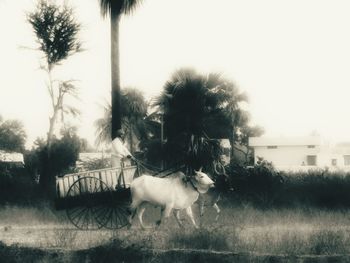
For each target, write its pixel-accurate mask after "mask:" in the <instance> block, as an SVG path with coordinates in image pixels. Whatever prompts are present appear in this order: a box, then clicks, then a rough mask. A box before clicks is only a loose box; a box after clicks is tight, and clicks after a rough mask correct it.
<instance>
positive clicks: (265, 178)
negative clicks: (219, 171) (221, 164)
mask: <svg viewBox="0 0 350 263" xmlns="http://www.w3.org/2000/svg"><path fill="white" fill-rule="evenodd" d="M227 172H228V174H229V177H230V184H231V186H232V188H233V189H234V192H235V195H236V196H238V197H239V199H240V200H245V201H246V200H248V201H250V202H252V203H254V204H256V205H259V206H262V207H268V206H271V205H273V204H275V203H276V200H277V199H278V197H279V195H280V190H281V187H282V185H283V178H282V177H281V176H280V174H279V173H278V172H277V171H276V170H275V168H274V167H273V165H272V164H271V163H269V162H267V161H264V160H259V161H258V162H257V164H256V165H254V166H252V167H248V168H245V167H243V166H240V165H232V166H229V167H228V169H227Z"/></svg>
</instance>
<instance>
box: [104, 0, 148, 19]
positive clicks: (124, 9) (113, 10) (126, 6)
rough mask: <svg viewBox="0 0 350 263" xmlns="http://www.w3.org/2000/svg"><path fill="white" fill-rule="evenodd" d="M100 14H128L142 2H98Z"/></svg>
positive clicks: (124, 0) (130, 0)
mask: <svg viewBox="0 0 350 263" xmlns="http://www.w3.org/2000/svg"><path fill="white" fill-rule="evenodd" d="M99 2H100V8H101V14H102V16H103V17H106V16H109V15H111V16H114V17H115V16H119V15H121V14H130V13H132V12H133V11H134V10H136V8H137V7H138V6H139V5H140V4H141V3H142V0H99Z"/></svg>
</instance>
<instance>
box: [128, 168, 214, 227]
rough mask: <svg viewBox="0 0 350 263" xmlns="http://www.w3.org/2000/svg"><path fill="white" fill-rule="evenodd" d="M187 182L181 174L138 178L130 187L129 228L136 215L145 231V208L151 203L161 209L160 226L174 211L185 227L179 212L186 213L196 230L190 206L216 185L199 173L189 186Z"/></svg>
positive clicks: (196, 173)
mask: <svg viewBox="0 0 350 263" xmlns="http://www.w3.org/2000/svg"><path fill="white" fill-rule="evenodd" d="M184 179H185V175H184V174H183V173H182V172H177V173H174V174H173V175H172V176H169V177H166V178H158V177H153V176H149V175H142V176H140V177H138V178H136V179H135V180H134V181H133V182H132V183H131V185H130V190H131V196H132V203H131V209H132V215H131V216H130V219H129V223H130V226H131V222H132V218H133V217H134V216H135V214H137V215H138V219H139V221H140V224H141V227H142V228H145V226H144V224H143V221H142V215H143V213H144V212H145V209H146V207H145V204H146V203H150V204H152V205H156V206H160V207H161V211H162V213H161V218H160V220H159V221H157V225H158V226H159V225H160V224H161V223H162V221H164V220H165V219H166V218H168V217H169V216H170V213H171V211H172V210H174V215H175V217H176V219H177V222H178V223H179V225H180V226H182V223H181V221H180V218H179V211H180V210H182V209H186V213H187V215H188V216H189V217H190V219H191V221H192V223H193V225H194V226H195V227H196V228H197V227H198V226H197V224H196V222H195V220H194V218H193V214H192V209H191V205H192V204H193V203H194V202H195V201H197V199H198V196H199V193H206V192H207V191H208V189H209V188H210V187H214V182H213V181H212V180H211V179H210V178H209V176H207V175H206V174H205V173H203V172H200V171H196V172H195V175H194V176H193V177H192V178H191V180H190V181H189V182H185V181H184Z"/></svg>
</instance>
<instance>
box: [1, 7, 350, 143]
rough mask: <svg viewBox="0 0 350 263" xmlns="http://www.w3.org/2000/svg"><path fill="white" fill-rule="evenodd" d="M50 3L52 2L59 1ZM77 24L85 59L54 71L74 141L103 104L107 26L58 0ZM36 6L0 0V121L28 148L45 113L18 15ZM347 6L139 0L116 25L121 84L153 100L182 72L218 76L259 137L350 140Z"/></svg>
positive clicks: (93, 13)
mask: <svg viewBox="0 0 350 263" xmlns="http://www.w3.org/2000/svg"><path fill="white" fill-rule="evenodd" d="M58 2H59V1H58ZM65 2H67V3H68V4H69V5H70V6H72V7H74V9H75V15H76V19H77V20H78V21H79V22H80V23H81V24H82V30H81V33H80V39H81V41H82V42H83V48H84V49H85V51H84V52H82V53H79V54H77V55H74V56H72V57H71V58H69V59H68V60H66V61H65V62H64V63H62V65H61V66H59V68H57V69H56V70H55V72H54V75H55V78H57V79H75V80H77V81H76V85H77V86H78V87H79V90H80V100H79V101H73V102H71V103H73V104H74V105H75V106H76V107H77V108H79V109H80V110H81V112H82V114H81V116H80V117H79V119H78V120H75V121H74V122H72V124H75V125H78V127H79V135H80V136H81V137H84V138H87V139H88V140H89V142H90V143H93V142H94V138H95V127H94V125H93V123H94V121H95V120H96V119H97V118H99V117H101V116H102V113H103V111H102V106H103V105H105V104H106V101H108V100H109V97H110V55H109V54H110V53H109V52H110V50H109V37H110V36H109V33H110V31H109V20H108V19H103V18H102V17H101V15H100V11H99V6H98V1H97V0H91V1H86V0H66V1H65ZM35 3H36V1H35V0H16V1H13V0H0V32H1V35H2V37H1V41H0V115H2V117H3V118H4V119H19V120H21V121H22V122H23V123H24V126H25V129H26V132H27V134H28V141H27V147H30V146H31V145H32V142H33V141H34V140H35V139H36V138H37V137H45V136H46V133H47V131H48V126H49V121H48V118H49V116H50V114H51V111H50V110H51V109H50V104H49V95H48V93H47V90H46V86H45V81H46V76H45V73H43V72H42V71H41V70H40V68H39V67H40V59H41V58H42V54H40V52H38V51H36V50H35V48H36V47H37V46H36V42H35V36H34V34H33V31H32V29H31V27H30V25H29V24H28V23H27V22H26V17H25V14H26V13H28V12H30V11H33V10H34V7H35ZM349 11H350V1H348V0H337V1H334V0H333V1H332V0H264V1H261V0H215V1H214V0H176V1H175V0H145V1H143V3H142V4H141V6H140V7H139V8H138V9H137V10H136V11H135V12H134V13H133V14H132V15H129V16H124V17H123V19H122V22H121V25H120V53H121V54H120V55H121V57H120V66H121V85H122V87H127V86H132V87H136V88H138V89H140V90H142V91H143V92H144V95H145V96H146V97H147V98H151V97H154V96H157V95H158V94H159V93H160V91H161V90H162V88H163V85H164V83H165V82H166V80H168V79H169V78H170V76H171V74H172V73H173V72H174V71H175V70H177V69H179V68H182V67H192V68H195V69H196V70H197V71H199V72H202V73H209V72H220V73H222V74H223V75H224V76H225V77H227V78H229V79H231V80H233V81H234V82H235V83H236V85H237V86H238V87H239V89H240V90H241V91H242V92H246V93H247V95H248V97H249V105H248V110H249V111H250V113H251V116H252V120H251V123H252V124H253V125H259V126H262V127H264V129H265V134H266V135H267V136H307V135H310V134H311V133H312V132H315V131H316V132H317V133H319V134H320V135H321V136H323V137H325V138H327V139H330V140H333V141H350V120H349V119H348V117H349V116H350V104H349V99H350V74H349V73H350V16H349V15H348V14H349Z"/></svg>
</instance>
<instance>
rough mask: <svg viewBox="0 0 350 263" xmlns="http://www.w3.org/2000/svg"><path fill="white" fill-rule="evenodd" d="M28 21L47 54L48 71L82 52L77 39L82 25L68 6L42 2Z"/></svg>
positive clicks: (42, 0)
mask: <svg viewBox="0 0 350 263" xmlns="http://www.w3.org/2000/svg"><path fill="white" fill-rule="evenodd" d="M27 20H28V22H29V23H30V24H31V25H32V27H33V30H34V33H35V35H36V38H37V42H38V44H39V50H41V51H42V52H43V53H44V54H45V59H46V62H47V66H48V70H51V68H52V67H53V66H54V65H57V64H59V63H60V62H61V61H63V60H64V59H66V58H67V57H69V56H70V55H72V54H74V53H76V52H79V51H81V43H80V42H79V40H78V38H77V35H78V32H79V30H80V24H79V23H77V22H76V21H75V19H74V17H73V10H72V9H71V8H69V7H68V6H66V5H64V6H63V7H59V6H57V5H55V4H53V3H51V2H50V1H44V0H41V1H39V3H38V5H37V7H36V11H35V12H32V13H30V14H29V15H28V18H27Z"/></svg>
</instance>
